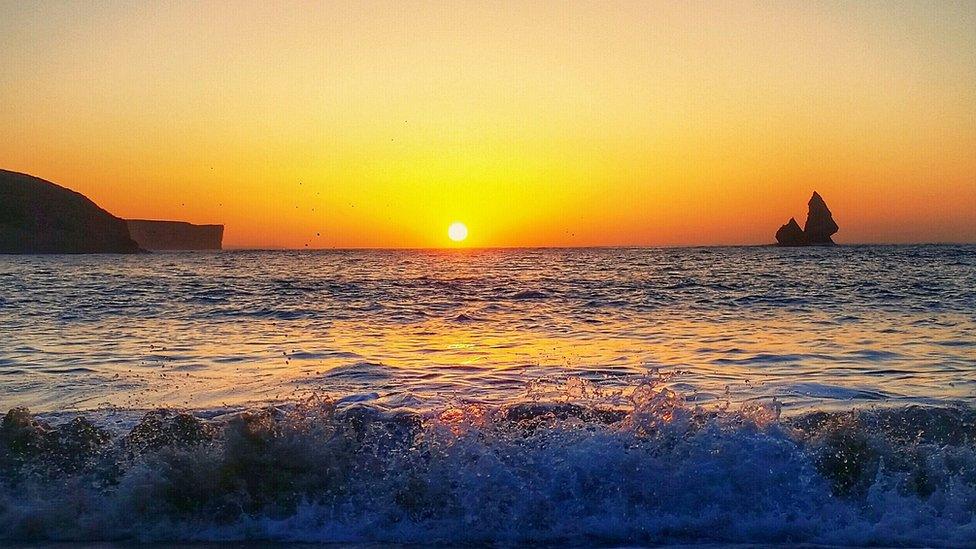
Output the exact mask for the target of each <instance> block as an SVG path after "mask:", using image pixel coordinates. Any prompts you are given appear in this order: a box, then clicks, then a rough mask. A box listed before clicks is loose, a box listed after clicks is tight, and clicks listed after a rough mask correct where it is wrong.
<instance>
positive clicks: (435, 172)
mask: <svg viewBox="0 0 976 549" xmlns="http://www.w3.org/2000/svg"><path fill="white" fill-rule="evenodd" d="M0 52H2V55H0V135H2V138H0V168H4V169H10V170H15V171H20V172H26V173H30V174H32V175H36V176H39V177H42V178H45V179H48V180H51V181H54V182H56V183H58V184H61V185H64V186H67V187H69V188H72V189H74V190H77V191H79V192H82V193H84V194H85V195H87V196H88V197H89V198H91V199H93V200H94V201H95V202H97V203H98V204H99V205H100V206H102V207H104V208H106V209H107V210H109V211H111V212H112V213H114V214H116V215H118V216H121V217H129V218H150V219H179V220H185V221H190V222H194V223H224V224H225V225H226V230H225V239H224V244H225V247H262V248H263V247H294V248H304V247H306V246H308V247H312V248H327V247H438V246H448V245H451V241H450V240H449V239H448V237H447V228H448V226H449V225H450V224H451V223H453V222H455V221H460V222H463V223H464V224H466V225H467V227H468V229H469V237H468V239H467V240H466V241H465V242H464V245H467V246H613V245H646V246H662V245H705V244H709V245H710V244H762V243H769V242H772V241H773V234H774V233H775V231H776V229H777V228H778V227H779V226H780V225H781V224H783V223H785V222H786V221H787V220H788V219H789V218H790V217H791V216H795V217H797V219H798V220H799V221H800V223H801V224H802V223H803V219H804V217H805V215H806V202H807V200H808V199H809V197H810V194H811V193H812V192H813V191H814V190H817V191H819V192H820V194H821V195H823V197H824V199H825V200H826V201H827V204H828V205H829V206H830V208H831V210H832V211H833V213H834V217H835V219H836V220H837V222H838V224H839V225H840V227H841V230H840V232H839V233H838V234H837V235H836V236H835V240H837V241H838V242H841V243H856V242H891V243H900V242H974V241H976V2H972V1H963V2H923V1H917V2H786V1H784V2H762V3H760V2H705V3H698V2H675V3H671V2H605V1H601V2H586V1H564V2H545V1H538V2H485V3H480V2H474V1H472V2H409V1H400V2H372V1H368V0H362V1H358V2H348V3H346V2H287V1H276V2H111V1H104V2H101V1H100V2H81V1H78V2H44V1H38V2H22V1H19V0H0Z"/></svg>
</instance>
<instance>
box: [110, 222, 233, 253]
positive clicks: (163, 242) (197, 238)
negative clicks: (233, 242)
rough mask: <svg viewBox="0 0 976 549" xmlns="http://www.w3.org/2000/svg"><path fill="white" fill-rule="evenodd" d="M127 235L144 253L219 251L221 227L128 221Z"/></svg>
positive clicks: (183, 223)
mask: <svg viewBox="0 0 976 549" xmlns="http://www.w3.org/2000/svg"><path fill="white" fill-rule="evenodd" d="M127 223H128V225H129V233H130V234H131V235H132V238H133V239H135V241H136V242H138V243H139V246H141V247H142V248H145V249H146V250H219V249H221V246H222V241H223V238H224V226H223V225H194V224H192V223H186V222H183V221H151V220H147V219H129V220H128V221H127Z"/></svg>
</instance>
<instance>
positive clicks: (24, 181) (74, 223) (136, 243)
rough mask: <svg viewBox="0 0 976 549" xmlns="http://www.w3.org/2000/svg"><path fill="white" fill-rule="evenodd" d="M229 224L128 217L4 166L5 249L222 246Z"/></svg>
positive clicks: (125, 250) (120, 250)
mask: <svg viewBox="0 0 976 549" xmlns="http://www.w3.org/2000/svg"><path fill="white" fill-rule="evenodd" d="M223 230H224V227H223V225H202V226H201V225H191V224H189V223H183V222H180V221H153V222H146V221H142V220H137V221H128V222H127V221H126V220H124V219H121V218H118V217H116V216H114V215H112V214H110V213H109V212H107V211H105V210H103V209H102V208H100V207H98V205H97V204H95V203H94V202H92V201H91V200H90V199H88V198H87V197H85V196H84V195H82V194H81V193H77V192H75V191H72V190H70V189H66V188H64V187H61V186H60V185H56V184H54V183H51V182H50V181H46V180H44V179H41V178H39V177H34V176H31V175H27V174H22V173H17V172H11V171H8V170H0V253H8V254H9V253H13V254H86V253H115V254H131V253H138V252H139V251H143V250H160V249H186V250H199V249H218V250H219V249H220V248H221V239H222V237H223Z"/></svg>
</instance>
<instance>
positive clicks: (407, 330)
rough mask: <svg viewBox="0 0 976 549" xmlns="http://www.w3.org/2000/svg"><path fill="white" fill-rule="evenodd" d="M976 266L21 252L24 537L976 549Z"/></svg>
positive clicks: (15, 484)
mask: <svg viewBox="0 0 976 549" xmlns="http://www.w3.org/2000/svg"><path fill="white" fill-rule="evenodd" d="M974 405H976V246H974V245H910V246H909V245H905V246H836V247H829V248H777V247H703V248H587V249H564V248H559V249H446V250H322V251H318V250H316V251H309V250H303V251H250V250H239V251H238V250H228V251H220V252H157V253H151V254H139V255H128V256H126V255H121V256H120V255H75V256H63V255H50V256H0V414H5V415H4V416H3V419H2V424H0V544H10V543H15V542H16V543H41V542H43V543H48V542H110V543H130V542H160V543H176V542H181V543H183V542H185V543H190V542H199V543H206V544H217V545H219V544H221V543H243V542H247V543H255V544H264V543H271V542H277V543H300V542H302V543H342V544H363V545H371V544H404V545H410V544H422V545H428V544H437V545H444V546H454V545H483V544H490V545H497V546H513V545H523V544H534V545H547V546H564V545H569V546H593V545H597V546H652V545H668V544H680V545H699V544H706V545H723V544H733V543H758V544H770V545H783V546H792V545H795V544H807V545H811V546H817V545H841V546H865V545H870V546H920V545H921V546H945V547H964V546H973V545H976V522H974V519H976V406H974Z"/></svg>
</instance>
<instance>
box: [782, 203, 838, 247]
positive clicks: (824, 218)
mask: <svg viewBox="0 0 976 549" xmlns="http://www.w3.org/2000/svg"><path fill="white" fill-rule="evenodd" d="M807 207H808V210H807V222H806V223H805V224H804V225H803V229H802V230H801V229H800V225H799V224H798V223H797V222H796V219H794V218H792V217H791V218H790V221H789V222H788V223H787V224H786V225H783V226H782V227H780V228H779V230H778V231H776V243H777V245H779V246H832V245H833V244H834V241H833V239H831V238H830V237H831V236H832V235H833V234H834V233H836V232H837V230H838V229H839V227H838V226H837V223H836V222H834V216H833V215H832V214H831V213H830V208H828V207H827V203H826V202H824V199H823V197H821V196H820V193H818V192H816V191H814V192H813V196H811V197H810V201H809V202H807Z"/></svg>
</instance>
